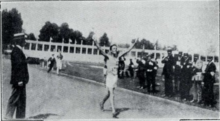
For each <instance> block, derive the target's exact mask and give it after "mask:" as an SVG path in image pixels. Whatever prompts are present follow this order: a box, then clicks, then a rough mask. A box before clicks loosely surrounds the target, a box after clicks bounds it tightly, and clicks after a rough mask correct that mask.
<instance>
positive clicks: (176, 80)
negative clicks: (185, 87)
mask: <svg viewBox="0 0 220 121" xmlns="http://www.w3.org/2000/svg"><path fill="white" fill-rule="evenodd" d="M183 61H184V58H183V57H182V52H179V54H178V55H177V58H176V61H175V70H174V93H175V94H178V93H179V91H180V90H179V89H180V87H179V86H180V81H181V67H182V64H183Z"/></svg>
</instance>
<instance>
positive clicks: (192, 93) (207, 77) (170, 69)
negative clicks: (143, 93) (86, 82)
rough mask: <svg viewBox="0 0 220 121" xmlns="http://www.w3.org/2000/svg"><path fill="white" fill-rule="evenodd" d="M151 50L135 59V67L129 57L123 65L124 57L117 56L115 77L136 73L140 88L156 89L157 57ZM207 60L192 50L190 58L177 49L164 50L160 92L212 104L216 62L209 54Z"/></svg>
mask: <svg viewBox="0 0 220 121" xmlns="http://www.w3.org/2000/svg"><path fill="white" fill-rule="evenodd" d="M153 56H154V55H153V54H149V55H147V56H145V57H142V58H140V59H137V61H136V63H137V64H138V66H137V68H134V63H133V61H132V59H130V63H129V65H128V66H127V67H126V65H125V60H126V59H125V58H124V57H121V58H120V59H119V68H118V70H119V71H118V77H119V78H123V77H125V76H127V77H134V76H135V75H136V77H138V79H139V86H138V88H140V89H145V88H147V91H148V92H150V93H156V92H158V91H159V90H156V76H157V70H158V68H159V66H158V62H157V59H156V60H153ZM207 61H208V64H205V61H204V60H201V58H199V55H198V54H195V55H194V57H193V58H191V57H190V56H189V54H188V53H184V54H183V53H182V52H179V53H178V55H176V56H175V57H174V56H173V54H172V50H171V49H168V50H167V56H166V57H163V58H162V61H161V62H162V63H163V64H164V66H163V69H162V76H163V78H164V80H165V82H164V96H166V97H174V96H179V98H180V100H182V101H186V100H188V101H190V102H192V103H198V104H204V105H206V106H211V107H214V105H215V101H214V89H213V87H214V83H215V72H216V66H215V64H214V62H213V57H209V56H208V58H207Z"/></svg>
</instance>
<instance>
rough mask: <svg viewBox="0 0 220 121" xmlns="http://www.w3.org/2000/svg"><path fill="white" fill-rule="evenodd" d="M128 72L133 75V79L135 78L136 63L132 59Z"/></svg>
mask: <svg viewBox="0 0 220 121" xmlns="http://www.w3.org/2000/svg"><path fill="white" fill-rule="evenodd" d="M128 70H129V73H130V75H131V78H133V77H134V63H133V61H132V59H130V63H129V67H128Z"/></svg>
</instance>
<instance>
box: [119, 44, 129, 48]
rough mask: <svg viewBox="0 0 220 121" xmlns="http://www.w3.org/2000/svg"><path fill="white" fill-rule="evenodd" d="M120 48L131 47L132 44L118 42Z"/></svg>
mask: <svg viewBox="0 0 220 121" xmlns="http://www.w3.org/2000/svg"><path fill="white" fill-rule="evenodd" d="M118 47H119V48H129V47H130V45H129V44H118Z"/></svg>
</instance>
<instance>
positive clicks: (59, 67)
mask: <svg viewBox="0 0 220 121" xmlns="http://www.w3.org/2000/svg"><path fill="white" fill-rule="evenodd" d="M62 59H63V55H62V54H61V51H60V50H59V49H58V54H57V57H56V64H57V74H59V71H60V70H61V69H62Z"/></svg>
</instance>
